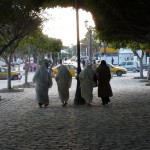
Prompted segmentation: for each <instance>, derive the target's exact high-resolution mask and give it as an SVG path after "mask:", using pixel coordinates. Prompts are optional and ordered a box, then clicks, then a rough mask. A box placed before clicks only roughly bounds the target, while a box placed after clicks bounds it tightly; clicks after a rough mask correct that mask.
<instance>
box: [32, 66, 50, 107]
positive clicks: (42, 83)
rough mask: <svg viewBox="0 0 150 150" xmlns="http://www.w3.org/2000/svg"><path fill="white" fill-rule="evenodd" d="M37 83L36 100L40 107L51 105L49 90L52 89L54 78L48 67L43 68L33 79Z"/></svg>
mask: <svg viewBox="0 0 150 150" xmlns="http://www.w3.org/2000/svg"><path fill="white" fill-rule="evenodd" d="M33 82H34V83H35V91H36V100H37V102H38V104H39V107H40V108H42V106H43V105H44V106H45V107H46V106H48V105H49V97H48V89H49V88H51V87H52V78H51V76H50V75H49V73H48V71H47V67H46V66H45V65H44V66H41V67H40V68H39V70H37V72H36V73H35V75H34V77H33Z"/></svg>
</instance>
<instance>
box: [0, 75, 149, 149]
mask: <svg viewBox="0 0 150 150" xmlns="http://www.w3.org/2000/svg"><path fill="white" fill-rule="evenodd" d="M111 85H112V89H113V93H114V96H113V97H112V98H111V103H110V104H109V105H108V106H103V105H102V104H101V100H100V98H98V97H97V88H94V92H93V93H94V98H93V102H92V105H93V106H92V107H87V106H75V105H73V101H74V95H75V89H76V80H75V79H73V85H72V87H71V89H70V99H69V104H68V105H67V106H66V107H65V108H62V107H61V103H60V100H59V98H58V93H57V86H56V83H55V81H54V85H53V87H52V89H50V90H49V97H50V106H49V107H48V108H42V109H40V108H38V106H37V104H36V101H35V92H34V89H25V91H24V92H19V93H0V95H1V96H2V98H3V99H2V101H0V114H1V115H0V116H1V117H0V150H149V149H150V87H147V86H145V83H142V82H139V80H137V79H133V77H132V76H123V77H114V78H113V79H112V81H111Z"/></svg>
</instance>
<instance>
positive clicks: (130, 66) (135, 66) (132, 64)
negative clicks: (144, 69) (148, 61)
mask: <svg viewBox="0 0 150 150" xmlns="http://www.w3.org/2000/svg"><path fill="white" fill-rule="evenodd" d="M119 66H121V67H124V68H126V69H127V70H128V71H132V72H139V69H140V67H139V63H138V62H137V61H123V62H122V63H120V64H119Z"/></svg>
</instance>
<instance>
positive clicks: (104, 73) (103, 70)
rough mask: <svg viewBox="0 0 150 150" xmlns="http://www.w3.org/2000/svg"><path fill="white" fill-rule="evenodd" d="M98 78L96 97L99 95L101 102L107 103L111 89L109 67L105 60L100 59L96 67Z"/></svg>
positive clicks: (111, 94)
mask: <svg viewBox="0 0 150 150" xmlns="http://www.w3.org/2000/svg"><path fill="white" fill-rule="evenodd" d="M96 74H97V79H98V97H101V99H102V104H103V105H105V104H108V102H110V99H109V97H111V96H113V93H112V89H111V86H110V83H109V82H110V79H111V74H110V69H109V67H108V66H107V64H106V61H105V60H102V61H101V63H100V65H99V66H98V68H97V69H96Z"/></svg>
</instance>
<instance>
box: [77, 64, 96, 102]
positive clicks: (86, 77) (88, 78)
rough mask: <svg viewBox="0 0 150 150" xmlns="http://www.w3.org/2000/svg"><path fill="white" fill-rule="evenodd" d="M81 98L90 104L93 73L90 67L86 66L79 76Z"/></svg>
mask: <svg viewBox="0 0 150 150" xmlns="http://www.w3.org/2000/svg"><path fill="white" fill-rule="evenodd" d="M79 80H80V87H81V96H82V98H84V100H85V101H86V103H88V104H90V103H91V101H92V99H93V83H94V71H93V69H92V66H91V65H88V66H86V67H85V68H84V69H83V70H82V71H81V72H80V74H79Z"/></svg>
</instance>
